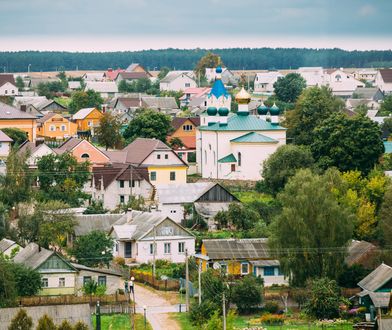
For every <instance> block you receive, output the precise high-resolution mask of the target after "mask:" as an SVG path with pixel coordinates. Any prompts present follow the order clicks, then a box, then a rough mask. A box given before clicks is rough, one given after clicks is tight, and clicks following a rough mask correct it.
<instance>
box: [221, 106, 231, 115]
mask: <svg viewBox="0 0 392 330" xmlns="http://www.w3.org/2000/svg"><path fill="white" fill-rule="evenodd" d="M229 112H230V111H229V109H227V108H225V107H223V108H219V110H218V113H219V116H228V115H229Z"/></svg>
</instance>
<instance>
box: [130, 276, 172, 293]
mask: <svg viewBox="0 0 392 330" xmlns="http://www.w3.org/2000/svg"><path fill="white" fill-rule="evenodd" d="M131 276H133V277H135V280H136V281H137V282H140V283H144V284H147V285H149V286H151V287H153V288H154V289H157V290H163V291H178V290H179V289H180V281H179V280H173V279H168V280H157V279H155V278H154V277H153V276H152V275H151V274H145V273H141V272H138V271H131Z"/></svg>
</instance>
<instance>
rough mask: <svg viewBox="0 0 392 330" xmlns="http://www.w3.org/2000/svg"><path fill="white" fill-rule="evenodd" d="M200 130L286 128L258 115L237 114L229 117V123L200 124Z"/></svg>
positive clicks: (269, 129) (272, 129) (273, 129)
mask: <svg viewBox="0 0 392 330" xmlns="http://www.w3.org/2000/svg"><path fill="white" fill-rule="evenodd" d="M199 130H200V131H276V130H286V129H285V128H284V127H282V126H279V125H273V124H271V123H270V122H268V121H266V120H263V119H260V118H258V117H257V116H253V115H249V116H238V115H236V114H234V115H232V116H230V117H228V119H227V125H219V123H214V124H210V126H199Z"/></svg>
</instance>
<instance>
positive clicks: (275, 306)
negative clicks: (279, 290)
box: [264, 301, 280, 314]
mask: <svg viewBox="0 0 392 330" xmlns="http://www.w3.org/2000/svg"><path fill="white" fill-rule="evenodd" d="M264 310H265V311H266V312H268V313H271V314H275V313H277V312H279V310H280V306H279V303H278V302H277V301H268V302H266V303H265V305H264Z"/></svg>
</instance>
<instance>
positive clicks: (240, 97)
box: [235, 87, 251, 104]
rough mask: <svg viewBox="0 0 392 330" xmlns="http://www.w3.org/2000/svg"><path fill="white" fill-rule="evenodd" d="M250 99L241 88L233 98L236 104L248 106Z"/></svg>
mask: <svg viewBox="0 0 392 330" xmlns="http://www.w3.org/2000/svg"><path fill="white" fill-rule="evenodd" d="M250 99H251V96H250V94H249V93H248V92H247V91H246V90H245V89H244V87H242V88H241V90H240V92H239V93H238V94H237V95H236V96H235V100H236V102H237V103H238V104H249V102H250Z"/></svg>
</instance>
